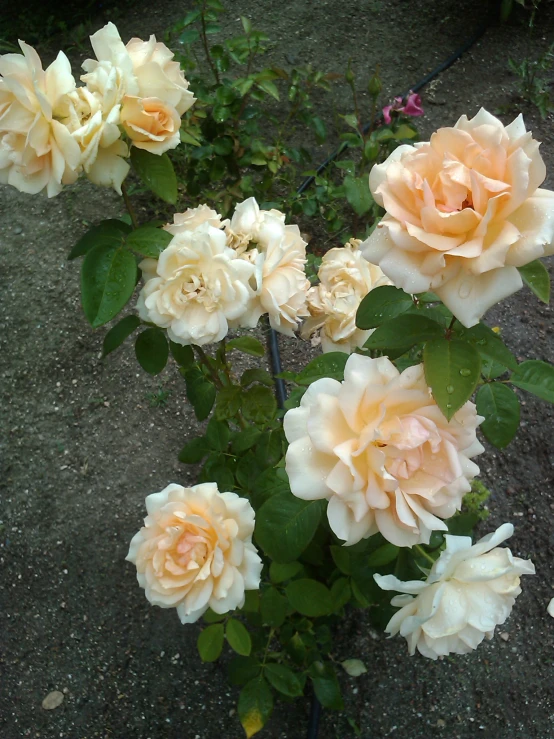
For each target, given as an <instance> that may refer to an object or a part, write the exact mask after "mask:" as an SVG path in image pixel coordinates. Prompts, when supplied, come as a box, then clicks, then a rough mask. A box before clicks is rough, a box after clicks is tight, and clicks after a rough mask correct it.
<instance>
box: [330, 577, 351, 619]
mask: <svg viewBox="0 0 554 739" xmlns="http://www.w3.org/2000/svg"><path fill="white" fill-rule="evenodd" d="M331 595H332V596H333V611H334V612H335V613H336V612H337V611H340V609H341V608H344V606H345V605H346V604H347V603H348V602H349V600H350V598H351V596H352V590H351V588H350V583H349V582H348V579H347V578H346V577H339V579H338V580H335V582H334V583H333V585H332V587H331Z"/></svg>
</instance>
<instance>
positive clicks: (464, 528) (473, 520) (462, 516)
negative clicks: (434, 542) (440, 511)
mask: <svg viewBox="0 0 554 739" xmlns="http://www.w3.org/2000/svg"><path fill="white" fill-rule="evenodd" d="M446 523H447V525H448V533H449V534H454V536H471V535H472V533H473V529H474V528H475V526H477V524H478V523H479V514H478V513H457V514H456V515H455V516H452V518H449V519H448V521H447V522H446Z"/></svg>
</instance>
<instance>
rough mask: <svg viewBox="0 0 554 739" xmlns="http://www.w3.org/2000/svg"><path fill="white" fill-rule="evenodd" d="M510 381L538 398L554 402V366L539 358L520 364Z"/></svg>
mask: <svg viewBox="0 0 554 739" xmlns="http://www.w3.org/2000/svg"><path fill="white" fill-rule="evenodd" d="M510 382H511V383H512V384H513V385H515V386H516V387H520V388H521V389H522V390H527V392H528V393H533V395H536V396H537V397H538V398H542V399H543V400H547V401H548V402H549V403H554V367H553V366H552V365H551V364H548V363H547V362H541V361H540V360H539V359H528V360H527V361H526V362H522V363H521V364H520V365H518V368H517V370H516V371H515V372H514V374H513V375H512V376H511V377H510Z"/></svg>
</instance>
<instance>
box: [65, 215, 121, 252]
mask: <svg viewBox="0 0 554 739" xmlns="http://www.w3.org/2000/svg"><path fill="white" fill-rule="evenodd" d="M130 230H131V227H130V226H128V225H127V224H126V223H124V222H123V221H120V220H118V219H117V218H110V219H108V220H106V221H102V222H101V223H98V224H97V225H96V226H93V227H92V228H89V230H88V231H87V232H86V233H85V234H84V235H83V236H81V238H80V239H79V241H78V242H77V243H76V244H75V246H74V247H73V249H72V250H71V251H70V252H69V256H68V259H75V257H82V256H83V255H84V254H87V253H88V252H89V251H90V250H91V249H93V248H94V247H95V246H111V247H115V248H117V247H119V246H123V243H124V241H125V236H126V234H128V233H129V231H130Z"/></svg>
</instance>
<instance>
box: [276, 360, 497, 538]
mask: <svg viewBox="0 0 554 739" xmlns="http://www.w3.org/2000/svg"><path fill="white" fill-rule="evenodd" d="M482 420H483V419H482V418H481V416H478V415H477V413H476V411H475V406H474V405H473V403H470V402H467V403H466V404H465V405H464V406H462V408H461V409H460V410H459V411H458V412H457V413H456V414H455V415H454V417H453V418H452V419H451V420H450V422H448V421H447V420H446V418H445V417H444V415H443V414H442V412H441V411H440V409H439V407H438V406H437V404H436V403H435V401H434V400H433V397H432V395H431V392H430V390H429V388H428V387H427V384H426V383H425V378H424V373H423V365H417V366H415V367H409V368H408V369H406V370H404V372H402V374H400V372H399V371H398V370H397V369H396V367H395V366H394V365H393V364H392V362H391V361H390V360H389V359H388V358H387V357H380V358H378V359H371V358H369V357H363V356H360V355H358V354H352V355H351V356H350V357H349V359H348V361H347V362H346V367H345V371H344V382H338V381H337V380H333V379H330V378H325V379H321V380H317V381H316V382H314V383H313V384H312V385H310V387H309V388H308V390H307V391H306V393H305V394H304V396H303V398H302V400H301V403H300V407H299V408H294V409H292V410H289V411H288V412H287V413H286V415H285V418H284V430H285V435H286V437H287V440H288V442H289V445H290V446H289V448H288V450H287V454H286V471H287V475H288V477H289V482H290V489H291V491H292V493H293V495H295V496H296V497H297V498H302V499H303V500H317V499H322V498H324V499H327V500H328V501H329V505H328V507H327V516H328V518H329V524H330V526H331V528H332V530H333V531H334V532H335V534H336V535H337V536H338V538H339V539H343V540H344V541H345V543H346V545H351V544H356V542H358V541H360V539H363V538H367V537H368V536H371V535H372V534H376V533H377V532H378V531H380V532H381V534H382V535H383V536H384V537H385V538H386V539H388V541H390V542H392V543H393V544H396V545H397V546H412V545H413V544H417V543H420V542H423V543H428V542H429V537H430V535H431V532H432V531H436V530H439V531H446V530H447V526H446V524H445V523H444V521H443V520H441V519H445V518H449V517H450V516H452V515H453V514H454V513H455V512H456V511H457V510H459V509H460V507H461V504H462V497H463V495H464V494H465V493H467V492H468V491H469V490H470V489H471V485H470V480H472V479H473V477H474V476H475V475H476V474H478V472H479V468H478V467H477V465H476V464H474V463H473V462H472V461H471V457H474V456H475V455H477V454H480V453H481V452H483V451H484V449H483V447H482V446H481V444H480V443H479V442H478V441H477V437H476V434H475V430H476V428H477V426H478V425H479V423H480V422H481V421H482Z"/></svg>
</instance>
